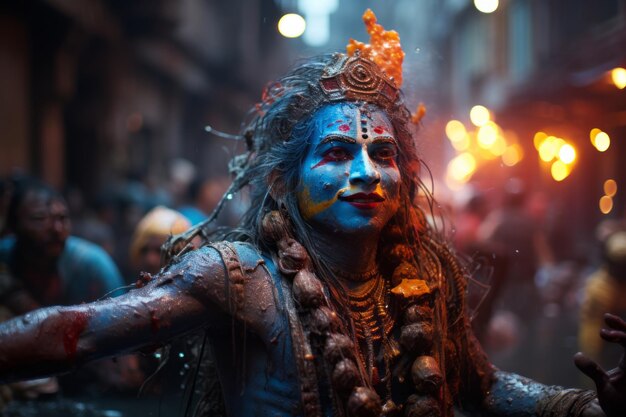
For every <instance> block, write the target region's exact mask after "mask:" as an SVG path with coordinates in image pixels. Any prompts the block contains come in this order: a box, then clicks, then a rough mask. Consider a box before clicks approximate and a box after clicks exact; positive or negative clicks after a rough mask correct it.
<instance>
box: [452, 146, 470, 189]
mask: <svg viewBox="0 0 626 417" xmlns="http://www.w3.org/2000/svg"><path fill="white" fill-rule="evenodd" d="M474 171H476V158H474V156H473V155H472V154H470V153H467V152H464V153H462V154H459V155H457V156H456V157H454V158H452V160H451V161H450V162H449V163H448V175H449V176H450V177H451V178H452V179H454V180H455V181H457V182H467V180H469V179H470V178H471V176H472V174H473V173H474Z"/></svg>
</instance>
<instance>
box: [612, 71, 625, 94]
mask: <svg viewBox="0 0 626 417" xmlns="http://www.w3.org/2000/svg"><path fill="white" fill-rule="evenodd" d="M611 79H612V80H613V84H615V87H617V88H619V89H620V90H623V89H624V87H626V69H624V68H613V70H612V71H611Z"/></svg>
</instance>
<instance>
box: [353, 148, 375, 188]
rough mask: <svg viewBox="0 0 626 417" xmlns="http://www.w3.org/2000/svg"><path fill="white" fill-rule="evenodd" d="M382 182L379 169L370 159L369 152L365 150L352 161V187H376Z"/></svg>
mask: <svg viewBox="0 0 626 417" xmlns="http://www.w3.org/2000/svg"><path fill="white" fill-rule="evenodd" d="M379 182H380V172H379V170H378V167H377V166H376V164H375V163H374V161H372V159H371V158H370V156H369V154H368V152H367V151H366V150H365V149H363V150H362V151H361V152H359V153H358V154H357V155H356V157H355V158H354V159H353V160H352V165H351V170H350V184H352V185H359V184H360V185H376V184H378V183H379Z"/></svg>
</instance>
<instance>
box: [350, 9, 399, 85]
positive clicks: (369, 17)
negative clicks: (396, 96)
mask: <svg viewBox="0 0 626 417" xmlns="http://www.w3.org/2000/svg"><path fill="white" fill-rule="evenodd" d="M363 23H365V28H366V29H367V33H369V34H370V43H369V44H366V43H363V42H359V41H356V40H354V39H350V42H349V43H348V45H347V46H346V52H347V53H348V55H350V56H352V55H354V53H355V52H356V51H360V55H361V56H362V57H363V58H367V59H369V60H370V61H374V63H375V64H376V65H378V66H379V67H380V69H382V70H383V71H384V72H385V74H386V75H387V77H389V78H391V79H392V80H393V81H394V83H395V84H396V87H397V88H400V87H401V86H402V61H404V51H403V50H402V46H401V45H400V35H398V32H396V31H395V30H385V28H384V27H382V25H379V24H378V23H376V15H375V14H374V12H373V11H372V10H371V9H367V10H366V11H365V13H363Z"/></svg>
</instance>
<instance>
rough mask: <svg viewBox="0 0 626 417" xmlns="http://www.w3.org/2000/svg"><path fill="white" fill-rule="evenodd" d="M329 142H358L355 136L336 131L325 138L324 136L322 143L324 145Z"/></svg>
mask: <svg viewBox="0 0 626 417" xmlns="http://www.w3.org/2000/svg"><path fill="white" fill-rule="evenodd" d="M328 142H343V143H350V144H352V143H356V139H354V138H353V137H350V136H346V135H339V134H336V133H333V134H331V135H328V136H326V137H325V138H323V139H322V140H321V141H320V145H323V144H325V143H328Z"/></svg>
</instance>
